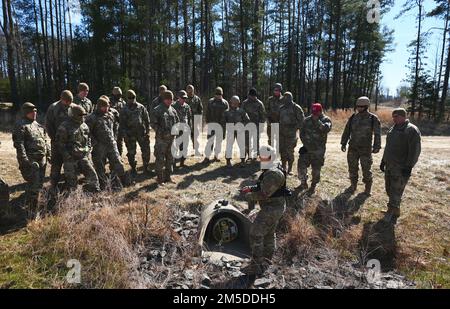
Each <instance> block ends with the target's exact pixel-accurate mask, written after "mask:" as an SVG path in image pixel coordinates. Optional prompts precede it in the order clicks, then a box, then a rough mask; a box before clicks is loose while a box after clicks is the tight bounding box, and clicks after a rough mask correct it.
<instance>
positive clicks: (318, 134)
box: [300, 115, 332, 155]
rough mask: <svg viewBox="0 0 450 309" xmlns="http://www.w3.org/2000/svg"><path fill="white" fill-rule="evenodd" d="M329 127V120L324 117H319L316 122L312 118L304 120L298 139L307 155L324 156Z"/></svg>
mask: <svg viewBox="0 0 450 309" xmlns="http://www.w3.org/2000/svg"><path fill="white" fill-rule="evenodd" d="M331 126H332V125H331V119H330V118H329V117H327V116H325V115H320V116H319V118H318V119H317V120H315V119H314V118H313V117H312V116H308V117H306V118H305V121H304V122H303V127H302V130H301V131H300V139H301V141H302V143H303V146H304V147H305V148H306V149H307V151H308V153H316V154H318V155H325V150H326V144H327V136H328V133H329V132H330V131H331Z"/></svg>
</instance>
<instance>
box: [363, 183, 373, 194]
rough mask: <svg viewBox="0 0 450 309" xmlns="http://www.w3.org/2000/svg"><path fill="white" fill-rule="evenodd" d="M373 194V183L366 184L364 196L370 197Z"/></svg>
mask: <svg viewBox="0 0 450 309" xmlns="http://www.w3.org/2000/svg"><path fill="white" fill-rule="evenodd" d="M371 192H372V183H371V182H368V183H366V184H365V189H364V194H365V195H367V196H370V194H371Z"/></svg>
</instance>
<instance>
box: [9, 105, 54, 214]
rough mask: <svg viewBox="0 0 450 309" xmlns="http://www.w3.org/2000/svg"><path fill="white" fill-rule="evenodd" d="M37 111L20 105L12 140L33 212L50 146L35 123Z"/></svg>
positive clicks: (38, 125)
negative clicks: (18, 118) (19, 114)
mask: <svg viewBox="0 0 450 309" xmlns="http://www.w3.org/2000/svg"><path fill="white" fill-rule="evenodd" d="M36 116H37V110H36V106H34V104H32V103H29V102H27V103H25V104H23V105H22V119H21V120H19V121H17V123H16V125H15V128H14V132H13V135H12V139H13V142H14V147H15V148H16V152H17V161H18V162H19V170H20V172H21V173H22V176H23V179H25V181H26V182H27V183H28V185H27V189H26V195H27V204H28V206H29V207H30V208H31V209H32V210H34V209H35V208H36V207H37V204H38V199H39V193H40V192H41V190H42V186H43V185H44V177H45V169H46V167H47V160H48V158H50V144H49V142H48V138H47V133H46V132H45V129H44V127H43V126H41V125H40V124H39V123H38V122H37V121H36Z"/></svg>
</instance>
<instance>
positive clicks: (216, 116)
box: [206, 98, 230, 126]
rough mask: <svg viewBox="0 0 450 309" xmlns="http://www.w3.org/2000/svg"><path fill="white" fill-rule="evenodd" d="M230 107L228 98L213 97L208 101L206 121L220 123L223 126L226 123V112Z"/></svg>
mask: <svg viewBox="0 0 450 309" xmlns="http://www.w3.org/2000/svg"><path fill="white" fill-rule="evenodd" d="M229 108H230V106H229V105H228V102H227V100H225V99H221V100H220V99H216V98H211V99H210V100H209V101H208V106H207V110H206V123H212V122H215V123H219V124H221V125H222V126H224V125H225V118H224V113H225V111H227V110H228V109H229Z"/></svg>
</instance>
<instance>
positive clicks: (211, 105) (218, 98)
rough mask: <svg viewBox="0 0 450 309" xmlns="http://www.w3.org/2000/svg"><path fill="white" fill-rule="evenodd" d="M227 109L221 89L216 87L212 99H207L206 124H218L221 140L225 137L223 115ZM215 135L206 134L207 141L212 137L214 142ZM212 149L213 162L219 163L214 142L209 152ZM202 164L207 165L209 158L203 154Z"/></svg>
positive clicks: (214, 133)
mask: <svg viewBox="0 0 450 309" xmlns="http://www.w3.org/2000/svg"><path fill="white" fill-rule="evenodd" d="M228 109H229V105H228V102H227V100H225V99H224V98H223V89H222V88H221V87H217V88H216V90H215V95H214V97H213V98H211V99H209V101H208V106H207V110H206V124H209V123H218V124H220V125H221V126H222V139H223V138H224V137H225V118H224V114H225V112H226V111H227V110H228ZM215 135H216V132H214V131H213V133H211V134H208V135H207V138H208V140H209V139H210V138H212V137H214V141H215ZM219 140H220V136H219ZM213 149H214V161H217V162H218V161H220V160H219V158H218V156H219V153H218V151H219V149H220V146H218V145H215V142H213V143H212V144H211V151H212V150H213ZM203 162H204V163H209V158H208V157H207V156H206V154H205V160H204V161H203Z"/></svg>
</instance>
